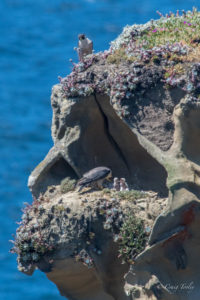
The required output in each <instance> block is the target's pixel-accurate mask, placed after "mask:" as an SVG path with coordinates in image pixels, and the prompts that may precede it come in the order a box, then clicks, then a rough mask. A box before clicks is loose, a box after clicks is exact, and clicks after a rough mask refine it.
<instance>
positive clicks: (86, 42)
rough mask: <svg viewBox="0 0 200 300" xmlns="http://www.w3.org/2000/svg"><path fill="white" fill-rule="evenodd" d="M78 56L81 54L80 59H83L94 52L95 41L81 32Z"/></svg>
mask: <svg viewBox="0 0 200 300" xmlns="http://www.w3.org/2000/svg"><path fill="white" fill-rule="evenodd" d="M78 39H79V42H78V49H77V52H78V56H79V60H80V61H82V60H83V58H84V56H86V55H88V54H92V51H93V42H92V41H91V40H90V39H88V38H87V37H86V36H85V34H79V35H78Z"/></svg>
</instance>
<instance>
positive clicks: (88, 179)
mask: <svg viewBox="0 0 200 300" xmlns="http://www.w3.org/2000/svg"><path fill="white" fill-rule="evenodd" d="M111 177H112V171H111V169H109V168H107V167H97V168H94V169H92V170H90V171H89V172H87V173H85V174H83V177H82V178H81V179H79V181H78V182H77V186H79V187H80V188H79V190H78V191H79V192H80V191H81V190H82V189H83V188H84V187H85V186H87V185H89V184H91V183H96V184H97V187H98V188H99V189H102V188H103V186H102V183H103V181H104V180H105V179H107V180H109V179H110V178H111Z"/></svg>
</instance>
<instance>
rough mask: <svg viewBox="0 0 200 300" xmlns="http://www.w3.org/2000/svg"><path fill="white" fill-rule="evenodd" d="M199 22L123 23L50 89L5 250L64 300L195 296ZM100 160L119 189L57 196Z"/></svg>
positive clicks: (199, 17) (189, 16)
mask: <svg viewBox="0 0 200 300" xmlns="http://www.w3.org/2000/svg"><path fill="white" fill-rule="evenodd" d="M199 21H200V14H199V13H198V12H197V11H196V10H193V12H188V13H183V15H182V16H180V15H179V13H177V15H176V16H175V15H170V16H168V18H166V19H165V18H163V17H162V18H161V19H160V20H158V21H151V22H149V23H147V24H145V25H137V26H136V25H134V26H130V27H126V28H125V29H124V31H123V33H122V34H121V35H120V36H119V37H118V39H116V41H114V42H112V43H111V48H110V49H109V51H105V52H103V53H97V54H92V55H88V56H87V57H86V58H85V59H84V61H83V62H80V63H78V64H76V65H75V66H74V68H73V71H72V73H71V74H70V75H68V76H67V77H66V78H60V84H58V85H56V86H54V87H53V90H52V97H51V103H52V109H53V123H52V137H53V141H54V146H53V148H52V149H51V150H50V151H49V153H48V154H47V156H46V157H45V159H44V160H43V161H42V162H41V163H40V164H39V165H38V166H37V167H36V168H35V170H34V171H33V172H32V173H31V175H30V177H29V183H28V185H29V188H30V190H31V192H32V194H33V196H34V198H35V200H34V202H33V204H32V205H31V206H27V208H26V209H25V214H24V216H23V218H22V224H21V226H20V228H19V229H18V232H17V237H16V242H15V248H14V251H15V252H17V253H18V262H19V268H20V269H21V271H23V272H26V273H29V274H31V273H32V272H33V271H34V269H35V268H36V267H37V268H39V269H40V270H41V271H43V272H45V273H46V274H47V276H48V278H49V279H50V280H52V281H53V282H55V283H56V284H57V286H58V289H59V290H60V292H61V295H64V296H65V297H67V298H68V299H85V300H86V299H87V300H89V299H93V300H95V299H99V300H100V299H101V300H102V299H117V300H123V299H164V300H168V299H170V300H175V299H181V300H182V299H199V295H200V290H199V286H200V276H199V272H198V270H199V260H198V254H199V247H200V237H199V230H198V225H199V220H200V219H199V214H200V205H199V199H200V143H199V137H200V100H199V99H200V64H199V62H198V61H199V53H200V47H199V39H198V38H197V36H196V35H197V32H196V30H200V26H199V25H198V24H200V22H199ZM189 22H190V23H189ZM184 26H185V27H184ZM175 28H179V30H178V31H177V30H175ZM193 29H194V30H193ZM100 165H105V166H108V167H110V168H111V169H112V171H113V175H114V177H124V178H126V180H127V182H128V184H129V187H130V189H131V191H130V192H128V193H125V192H122V194H120V193H118V192H115V191H113V190H112V186H108V188H107V189H106V190H104V191H102V192H95V191H93V190H87V191H85V192H84V193H83V194H78V193H77V192H76V191H69V192H66V193H64V194H62V193H61V184H62V180H63V179H64V178H66V177H69V178H70V179H75V180H76V179H78V178H79V177H81V176H82V174H83V173H84V172H86V171H88V170H89V169H91V168H94V167H96V166H100ZM135 191H140V192H135ZM141 191H142V192H141ZM137 193H139V194H137ZM138 195H139V196H138ZM166 197H168V198H166ZM130 216H134V218H133V219H130ZM131 220H132V221H131ZM131 222H132V223H131ZM131 224H132V225H131ZM131 226H133V227H132V233H131V234H130V231H129V229H130V227H131ZM125 232H126V234H125ZM127 232H129V235H130V236H128V237H127ZM148 232H150V236H149V239H148V241H147V237H148ZM123 234H124V235H123ZM124 239H128V240H131V243H132V244H131V243H128V244H126V243H125V242H124ZM126 241H127V240H126ZM127 245H128V246H127ZM131 245H132V246H131ZM126 247H127V248H126ZM131 247H132V248H131ZM120 251H121V252H120ZM119 253H120V255H121V256H120V257H118V256H119ZM123 257H124V264H122V259H123ZM133 263H134V264H133ZM129 265H131V266H130V270H129V271H128V269H129ZM126 273H127V274H126ZM125 274H126V276H125V280H126V284H125V282H124V275H125ZM124 284H125V292H124Z"/></svg>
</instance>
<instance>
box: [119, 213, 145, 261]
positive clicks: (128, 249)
mask: <svg viewBox="0 0 200 300" xmlns="http://www.w3.org/2000/svg"><path fill="white" fill-rule="evenodd" d="M119 235H120V237H121V238H120V239H119V254H120V255H119V256H120V257H121V258H122V262H127V263H133V262H134V258H135V257H136V256H137V255H138V254H139V253H141V252H142V251H143V250H144V248H145V246H146V243H147V238H148V235H147V233H146V232H145V228H144V224H143V221H142V220H141V219H139V218H136V217H135V216H134V215H131V214H129V215H128V216H127V218H126V220H125V221H124V223H123V225H122V227H121V229H120V233H119Z"/></svg>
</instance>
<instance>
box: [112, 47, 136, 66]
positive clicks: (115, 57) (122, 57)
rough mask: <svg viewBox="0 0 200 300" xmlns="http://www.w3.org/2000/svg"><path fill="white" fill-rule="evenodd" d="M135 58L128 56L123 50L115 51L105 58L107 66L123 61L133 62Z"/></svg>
mask: <svg viewBox="0 0 200 300" xmlns="http://www.w3.org/2000/svg"><path fill="white" fill-rule="evenodd" d="M135 60H136V57H134V56H128V55H127V54H126V52H125V48H120V49H117V50H116V51H115V52H114V53H113V54H111V55H109V56H108V57H107V62H108V63H109V64H117V65H118V64H120V63H121V62H123V61H129V62H134V61H135Z"/></svg>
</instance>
